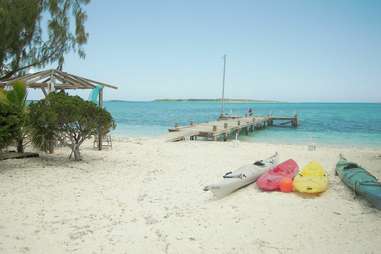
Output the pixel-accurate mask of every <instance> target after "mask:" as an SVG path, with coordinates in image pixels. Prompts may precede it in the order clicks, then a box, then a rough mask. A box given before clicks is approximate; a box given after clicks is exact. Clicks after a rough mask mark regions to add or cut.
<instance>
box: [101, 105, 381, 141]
mask: <svg viewBox="0 0 381 254" xmlns="http://www.w3.org/2000/svg"><path fill="white" fill-rule="evenodd" d="M105 106H106V108H107V109H108V110H109V111H110V112H111V113H112V115H113V117H114V118H115V120H116V122H117V124H118V126H117V128H116V130H115V131H114V133H115V134H117V135H120V136H157V135H161V134H164V133H166V132H167V129H168V128H169V127H172V126H174V124H175V123H179V124H180V125H183V124H189V122H190V121H193V122H195V123H197V122H205V121H212V120H215V119H216V118H217V117H218V115H219V114H220V110H221V106H220V104H218V103H215V102H124V101H122V102H121V101H110V102H106V103H105ZM248 108H252V109H254V111H255V113H256V114H258V115H267V114H270V113H272V114H273V115H286V116H291V115H293V114H295V113H297V114H298V115H299V119H300V126H299V127H298V128H297V129H292V128H276V127H274V128H267V129H265V130H261V131H256V132H254V133H252V134H250V136H243V135H242V136H240V139H241V140H245V141H250V142H270V143H286V144H288V143H290V144H291V143H298V144H310V143H316V144H327V145H333V146H366V147H375V148H380V147H381V104H376V103H276V104H274V103H263V104H262V103H250V104H246V103H245V104H236V103H229V104H225V112H226V113H233V114H240V115H243V114H245V113H246V112H247V110H248Z"/></svg>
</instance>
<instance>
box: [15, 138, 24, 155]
mask: <svg viewBox="0 0 381 254" xmlns="http://www.w3.org/2000/svg"><path fill="white" fill-rule="evenodd" d="M23 141H24V140H23V139H17V152H18V153H24V145H23Z"/></svg>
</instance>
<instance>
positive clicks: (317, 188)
mask: <svg viewBox="0 0 381 254" xmlns="http://www.w3.org/2000/svg"><path fill="white" fill-rule="evenodd" d="M293 185H294V190H295V191H298V192H302V193H320V192H324V191H326V190H327V188H328V176H327V173H326V172H325V170H324V169H323V167H322V166H321V165H320V164H319V163H318V162H316V161H311V162H310V163H308V164H307V165H306V166H305V167H304V168H303V169H302V171H300V172H299V174H297V175H296V176H295V178H294V182H293Z"/></svg>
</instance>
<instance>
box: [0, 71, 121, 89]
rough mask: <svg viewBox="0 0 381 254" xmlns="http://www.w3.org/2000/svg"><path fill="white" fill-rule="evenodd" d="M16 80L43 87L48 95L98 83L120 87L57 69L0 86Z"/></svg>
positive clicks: (110, 86)
mask: <svg viewBox="0 0 381 254" xmlns="http://www.w3.org/2000/svg"><path fill="white" fill-rule="evenodd" d="M15 81H23V82H25V84H26V86H27V87H28V88H36V89H41V90H42V91H43V92H44V94H45V95H46V94H47V93H49V92H53V91H55V90H66V89H93V88H95V87H96V86H97V85H101V86H103V87H107V88H113V89H118V88H117V87H116V86H113V85H109V84H106V83H103V82H99V81H95V80H91V79H88V78H84V77H80V76H77V75H74V74H70V73H67V72H63V71H59V70H56V69H51V70H45V71H39V72H35V73H32V74H26V75H24V76H22V77H18V78H14V79H9V80H3V81H0V86H3V87H5V86H12V83H13V82H15Z"/></svg>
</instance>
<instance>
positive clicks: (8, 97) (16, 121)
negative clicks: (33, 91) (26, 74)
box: [0, 82, 27, 153]
mask: <svg viewBox="0 0 381 254" xmlns="http://www.w3.org/2000/svg"><path fill="white" fill-rule="evenodd" d="M26 97H27V92H26V86H25V84H24V83H23V82H16V83H14V84H13V86H12V90H10V91H4V90H2V89H1V90H0V127H1V128H0V149H2V148H4V147H6V146H8V145H9V144H10V143H11V142H12V141H16V142H17V152H20V153H22V152H24V146H23V141H24V138H25V135H26V129H25V125H26V122H25V121H26V114H27V113H26V112H27V105H26Z"/></svg>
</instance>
